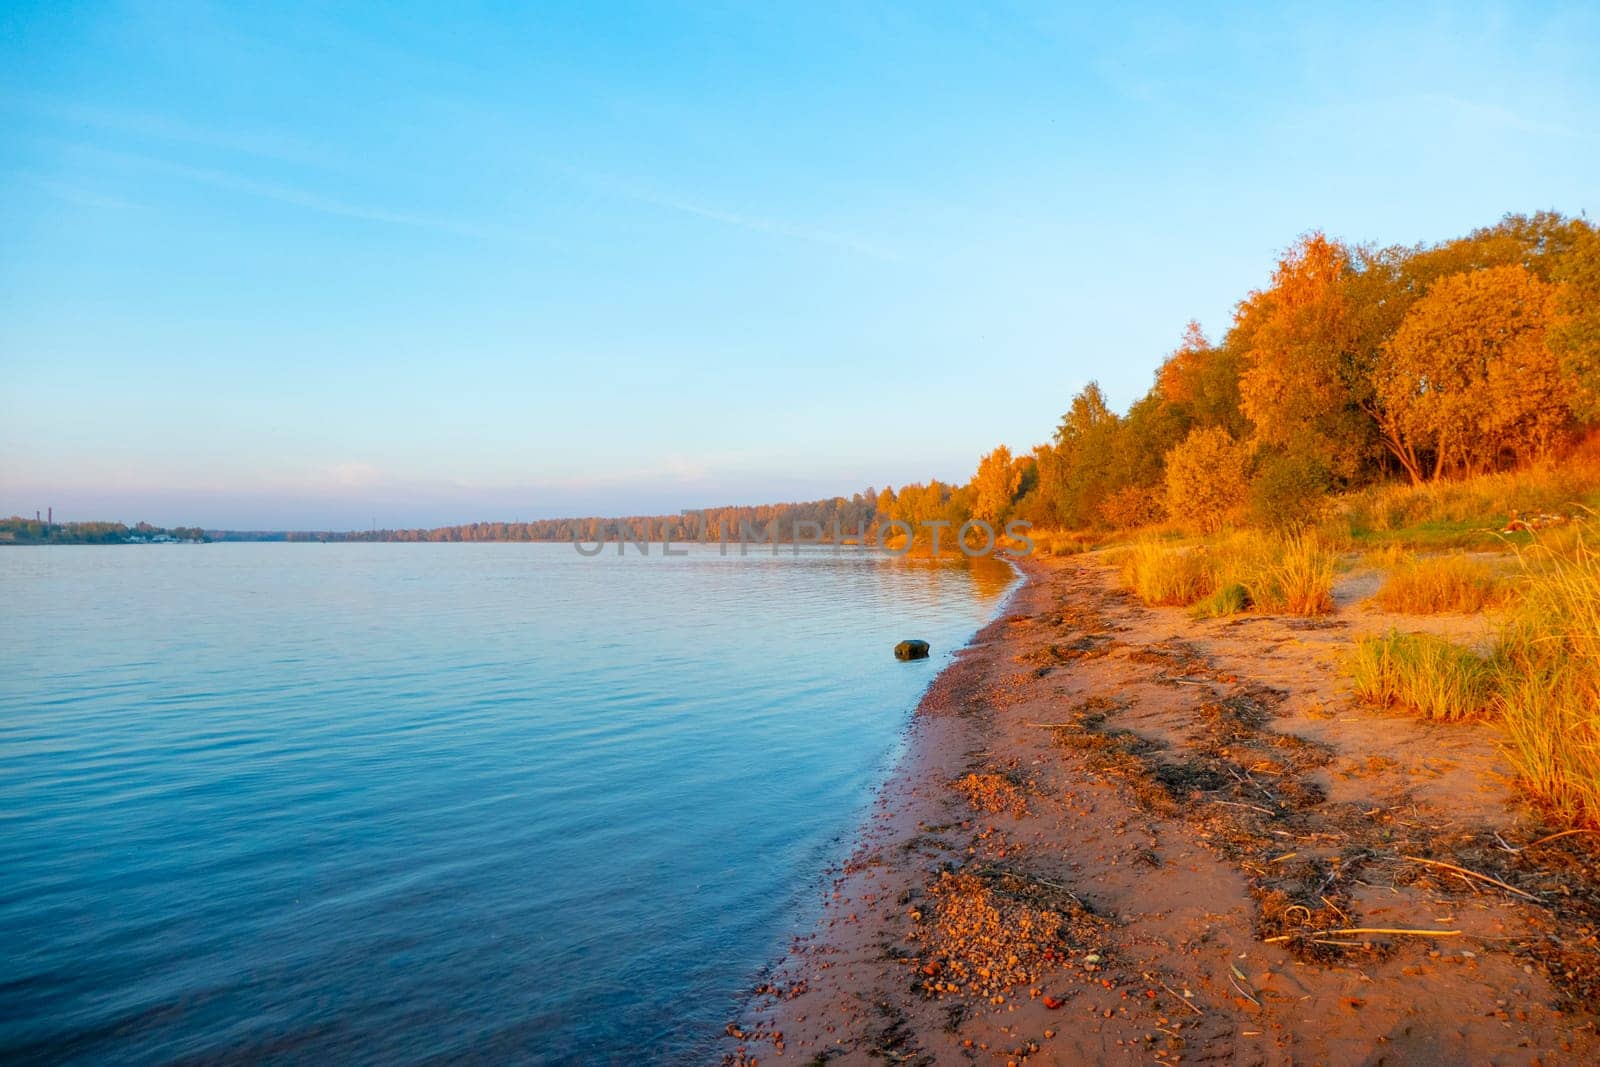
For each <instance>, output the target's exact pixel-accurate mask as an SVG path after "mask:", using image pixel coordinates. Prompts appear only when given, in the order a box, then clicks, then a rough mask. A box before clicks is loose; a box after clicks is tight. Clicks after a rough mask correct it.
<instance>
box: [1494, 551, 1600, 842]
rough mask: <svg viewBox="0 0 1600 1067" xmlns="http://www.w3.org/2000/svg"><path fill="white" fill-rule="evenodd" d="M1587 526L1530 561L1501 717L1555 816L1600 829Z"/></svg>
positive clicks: (1599, 650) (1513, 629)
mask: <svg viewBox="0 0 1600 1067" xmlns="http://www.w3.org/2000/svg"><path fill="white" fill-rule="evenodd" d="M1594 533H1595V526H1594V524H1593V523H1586V524H1584V525H1583V528H1582V529H1580V530H1579V531H1578V532H1577V534H1576V535H1575V536H1572V537H1570V538H1563V539H1562V542H1563V543H1562V545H1561V546H1560V547H1551V546H1550V545H1548V544H1545V543H1542V542H1541V543H1540V544H1538V545H1536V546H1535V548H1534V549H1532V550H1530V551H1529V552H1528V553H1526V554H1524V555H1523V557H1522V562H1523V568H1524V575H1523V577H1524V588H1523V595H1522V597H1521V599H1520V601H1519V602H1518V604H1517V605H1516V607H1515V610H1514V612H1513V616H1512V620H1511V622H1510V624H1509V625H1507V626H1506V628H1505V629H1504V630H1503V631H1502V632H1501V635H1500V641H1499V645H1498V648H1497V649H1496V660H1497V663H1498V666H1499V675H1500V694H1499V698H1498V700H1497V701H1496V706H1497V710H1498V712H1499V715H1500V717H1501V720H1502V721H1503V722H1504V724H1505V729H1506V747H1507V754H1508V755H1509V756H1510V758H1511V760H1512V763H1513V764H1514V765H1515V766H1516V768H1517V771H1518V774H1519V776H1520V777H1521V779H1522V782H1523V784H1524V786H1525V787H1526V788H1527V789H1528V791H1529V792H1530V793H1532V794H1533V796H1534V797H1535V799H1537V800H1538V801H1539V802H1540V803H1541V804H1543V805H1544V806H1545V807H1546V808H1548V809H1549V810H1550V811H1551V812H1552V813H1553V814H1555V815H1557V816H1558V817H1559V818H1561V819H1564V820H1565V821H1568V822H1571V823H1573V824H1575V825H1578V826H1587V827H1594V828H1600V554H1596V552H1595V551H1594V550H1593V549H1591V548H1589V547H1588V540H1587V539H1588V538H1592V537H1593V536H1594Z"/></svg>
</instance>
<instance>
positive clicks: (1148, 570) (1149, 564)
mask: <svg viewBox="0 0 1600 1067" xmlns="http://www.w3.org/2000/svg"><path fill="white" fill-rule="evenodd" d="M1122 582H1123V584H1124V585H1126V586H1127V587H1128V588H1129V589H1131V590H1132V591H1133V593H1134V594H1135V595H1136V596H1137V597H1138V598H1139V599H1140V600H1142V601H1144V602H1145V603H1146V604H1150V605H1152V606H1162V607H1186V606H1188V605H1190V604H1193V603H1194V602H1195V601H1196V600H1199V599H1200V598H1201V597H1203V596H1205V595H1206V594H1207V593H1209V592H1210V591H1211V588H1212V585H1213V584H1214V579H1213V577H1212V574H1211V566H1210V561H1209V559H1208V558H1207V556H1206V555H1205V554H1204V553H1203V552H1200V551H1199V550H1196V549H1183V548H1171V547H1168V546H1166V545H1162V544H1160V543H1158V542H1155V541H1141V542H1139V543H1138V544H1136V545H1133V546H1132V547H1131V548H1129V549H1128V550H1127V551H1126V552H1125V553H1124V554H1123V557H1122Z"/></svg>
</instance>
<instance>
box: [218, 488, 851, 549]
mask: <svg viewBox="0 0 1600 1067" xmlns="http://www.w3.org/2000/svg"><path fill="white" fill-rule="evenodd" d="M878 497H879V494H878V493H877V491H876V490H874V489H870V488H869V489H868V490H866V492H864V493H856V494H855V495H854V496H850V497H842V496H836V497H830V498H829V499H826V500H809V501H804V502H800V503H788V504H759V505H750V506H737V507H716V508H706V509H704V510H702V511H683V512H680V513H678V514H675V515H631V516H627V517H625V518H603V517H599V516H594V517H589V518H581V519H538V520H535V521H532V522H471V523H466V524H463V525H461V526H438V527H434V528H432V529H412V530H345V531H334V530H328V531H238V530H218V531H213V533H212V536H213V539H214V540H218V541H419V542H447V541H574V540H576V541H584V542H589V543H593V542H595V541H601V540H606V541H610V540H616V539H617V537H618V531H619V529H624V530H626V531H627V536H629V537H632V538H634V539H638V540H649V541H656V542H659V541H661V540H662V538H663V537H665V538H667V539H668V540H671V541H675V542H689V541H701V540H706V541H716V540H717V539H718V538H719V537H721V536H726V537H727V539H728V540H730V541H737V540H738V539H739V537H740V533H741V531H743V530H750V531H759V533H757V534H755V536H760V537H765V536H766V531H768V530H770V529H776V530H777V531H778V536H779V539H780V540H784V541H787V540H790V539H791V538H792V537H793V532H794V530H795V528H796V524H797V523H798V524H809V523H815V524H816V526H815V527H810V526H807V527H805V528H806V529H807V530H808V531H809V530H811V529H815V530H816V531H818V536H819V538H820V539H821V540H823V541H832V540H833V539H834V537H835V531H837V534H838V537H839V539H841V540H854V539H855V538H856V537H857V536H859V535H860V534H861V533H862V532H863V531H865V532H866V533H868V534H870V533H871V532H872V531H873V530H875V529H876V528H877V523H878V512H877V507H876V501H877V500H878ZM774 523H776V526H774V525H773V524H774Z"/></svg>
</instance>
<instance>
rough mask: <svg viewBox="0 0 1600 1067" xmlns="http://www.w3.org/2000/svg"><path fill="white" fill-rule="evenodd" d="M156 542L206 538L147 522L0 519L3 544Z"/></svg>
mask: <svg viewBox="0 0 1600 1067" xmlns="http://www.w3.org/2000/svg"><path fill="white" fill-rule="evenodd" d="M155 540H172V541H204V540H207V537H206V532H205V531H204V530H202V529H200V528H199V527H198V526H174V527H172V528H171V529H167V528H164V527H161V526H151V525H150V524H149V523H148V522H141V523H138V524H137V525H134V526H127V525H125V524H123V523H120V522H44V521H42V520H39V519H24V518H22V517H21V516H19V515H13V516H11V518H9V519H0V544H14V545H122V544H139V543H143V542H149V541H155Z"/></svg>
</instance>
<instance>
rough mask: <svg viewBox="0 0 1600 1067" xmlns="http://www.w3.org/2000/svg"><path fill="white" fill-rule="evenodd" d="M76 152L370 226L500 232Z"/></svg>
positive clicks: (98, 151) (203, 171)
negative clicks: (380, 223)
mask: <svg viewBox="0 0 1600 1067" xmlns="http://www.w3.org/2000/svg"><path fill="white" fill-rule="evenodd" d="M74 150H75V151H77V152H79V153H80V154H83V155H87V156H97V157H100V158H102V159H105V160H108V161H112V162H116V163H120V164H123V165H125V166H129V167H134V168H138V169H141V170H145V171H148V172H150V173H154V174H164V175H167V176H169V177H173V178H180V179H183V180H185V181H191V182H196V183H198V184H201V185H209V186H211V187H213V188H217V189H226V190H228V191H230V192H236V193H242V194H245V195H247V196H254V197H258V198H260V199H263V200H274V201H277V202H279V203H283V204H290V205H293V206H295V207H299V208H304V209H305V210H307V211H316V212H320V213H322V214H325V215H338V216H340V217H343V218H351V219H362V220H365V221H367V222H382V223H388V224H390V225H395V226H411V227H416V228H419V229H427V230H435V231H438V232H440V233H451V234H456V235H458V236H463V237H489V236H494V235H495V234H496V233H497V232H498V231H496V230H493V229H490V228H488V227H484V226H477V225H473V224H470V223H463V222H458V221H456V220H453V219H446V218H439V217H436V216H429V215H418V214H412V213H410V212H404V211H390V210H387V209H384V208H378V207H368V206H366V205H362V204H352V203H349V202H347V201H343V200H337V199H333V198H331V197H326V196H322V195H320V194H318V193H312V192H307V191H306V190H304V189H301V188H298V187H296V186H292V185H285V184H282V183H279V182H270V181H263V180H261V179H258V178H252V177H249V176H247V175H243V174H237V173H234V172H232V171H226V170H218V169H214V168H210V167H192V166H189V165H188V164H184V163H174V162H171V161H170V160H165V159H157V158H155V157H152V156H146V155H141V154H139V153H136V152H118V151H113V150H110V149H104V148H94V147H91V146H88V145H76V146H74Z"/></svg>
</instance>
